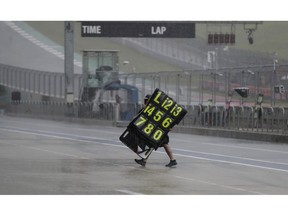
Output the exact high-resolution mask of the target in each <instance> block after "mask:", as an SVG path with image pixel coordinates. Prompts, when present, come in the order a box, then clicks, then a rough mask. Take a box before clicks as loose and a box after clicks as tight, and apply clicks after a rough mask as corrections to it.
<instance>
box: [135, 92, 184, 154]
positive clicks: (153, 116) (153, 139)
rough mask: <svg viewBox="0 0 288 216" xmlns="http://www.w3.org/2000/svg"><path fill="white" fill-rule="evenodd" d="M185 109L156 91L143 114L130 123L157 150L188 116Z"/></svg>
mask: <svg viewBox="0 0 288 216" xmlns="http://www.w3.org/2000/svg"><path fill="white" fill-rule="evenodd" d="M186 113H187V111H186V110H185V108H184V107H182V106H181V105H179V104H177V103H176V102H175V101H174V100H173V99H172V98H170V97H169V96H168V95H166V94H165V93H164V92H163V91H161V90H159V89H155V91H154V93H153V94H152V95H151V97H150V99H149V100H148V103H147V105H146V106H145V107H144V109H143V110H142V112H140V113H139V115H138V116H137V117H136V118H135V119H134V120H133V121H132V122H131V123H130V125H132V126H133V127H135V128H136V130H137V131H138V132H140V133H141V135H143V136H144V137H145V138H148V140H149V141H150V144H152V146H154V148H155V149H157V148H158V146H159V145H160V144H161V142H162V140H163V139H164V138H165V136H166V135H167V133H168V132H169V131H170V129H171V128H172V127H173V126H174V125H175V124H178V123H179V122H180V121H181V120H182V118H183V117H184V116H185V115H186Z"/></svg>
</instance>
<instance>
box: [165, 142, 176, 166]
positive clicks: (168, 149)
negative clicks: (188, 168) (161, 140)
mask: <svg viewBox="0 0 288 216" xmlns="http://www.w3.org/2000/svg"><path fill="white" fill-rule="evenodd" d="M163 147H164V149H165V151H166V153H167V155H168V157H169V158H170V162H169V163H168V164H166V167H173V166H176V165H177V162H176V160H175V158H174V155H173V152H172V149H171V147H170V146H169V145H168V144H163Z"/></svg>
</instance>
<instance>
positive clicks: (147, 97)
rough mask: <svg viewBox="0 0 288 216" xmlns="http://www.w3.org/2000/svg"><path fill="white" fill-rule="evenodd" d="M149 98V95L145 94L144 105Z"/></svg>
mask: <svg viewBox="0 0 288 216" xmlns="http://www.w3.org/2000/svg"><path fill="white" fill-rule="evenodd" d="M150 97H151V95H150V94H147V95H146V96H145V97H144V103H145V104H146V103H147V102H148V100H149V98H150Z"/></svg>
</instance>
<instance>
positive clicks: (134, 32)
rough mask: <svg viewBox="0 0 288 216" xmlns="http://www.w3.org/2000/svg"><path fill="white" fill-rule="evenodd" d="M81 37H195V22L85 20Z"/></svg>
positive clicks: (82, 24) (82, 23)
mask: <svg viewBox="0 0 288 216" xmlns="http://www.w3.org/2000/svg"><path fill="white" fill-rule="evenodd" d="M81 36H82V37H147V38H195V23H193V22H189V21H187V22H181V21H171V22H170V21H93V22H92V21H87V22H81Z"/></svg>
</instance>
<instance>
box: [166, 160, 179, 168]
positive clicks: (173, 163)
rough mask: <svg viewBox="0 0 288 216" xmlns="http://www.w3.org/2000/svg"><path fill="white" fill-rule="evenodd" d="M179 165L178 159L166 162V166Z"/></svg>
mask: <svg viewBox="0 0 288 216" xmlns="http://www.w3.org/2000/svg"><path fill="white" fill-rule="evenodd" d="M176 165H177V162H176V160H170V163H168V164H166V167H174V166H176Z"/></svg>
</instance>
